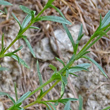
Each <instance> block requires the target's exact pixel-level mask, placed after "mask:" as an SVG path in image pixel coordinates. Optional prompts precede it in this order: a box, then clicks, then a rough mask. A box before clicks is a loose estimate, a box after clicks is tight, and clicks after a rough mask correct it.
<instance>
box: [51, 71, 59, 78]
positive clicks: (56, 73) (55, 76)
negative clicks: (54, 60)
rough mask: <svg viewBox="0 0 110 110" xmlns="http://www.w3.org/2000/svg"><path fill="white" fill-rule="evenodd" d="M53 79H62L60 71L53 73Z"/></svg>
mask: <svg viewBox="0 0 110 110" xmlns="http://www.w3.org/2000/svg"><path fill="white" fill-rule="evenodd" d="M51 78H52V79H53V80H56V79H59V80H60V79H61V74H60V73H58V72H55V73H54V74H53V75H52V77H51Z"/></svg>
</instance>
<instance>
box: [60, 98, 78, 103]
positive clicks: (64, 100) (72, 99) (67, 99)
mask: <svg viewBox="0 0 110 110" xmlns="http://www.w3.org/2000/svg"><path fill="white" fill-rule="evenodd" d="M77 100H78V99H76V98H65V99H59V100H58V102H60V103H63V104H66V103H67V102H68V101H77Z"/></svg>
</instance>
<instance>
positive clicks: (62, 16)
mask: <svg viewBox="0 0 110 110" xmlns="http://www.w3.org/2000/svg"><path fill="white" fill-rule="evenodd" d="M49 6H50V7H52V8H54V9H55V10H56V11H57V12H59V14H60V15H61V16H62V17H63V18H64V19H66V18H65V16H64V15H63V13H62V12H61V11H60V10H59V9H58V8H57V7H55V6H54V5H52V4H51V5H49Z"/></svg>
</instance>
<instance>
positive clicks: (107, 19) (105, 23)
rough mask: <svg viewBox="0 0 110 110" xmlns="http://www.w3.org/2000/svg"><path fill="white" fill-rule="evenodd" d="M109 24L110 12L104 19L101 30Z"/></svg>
mask: <svg viewBox="0 0 110 110" xmlns="http://www.w3.org/2000/svg"><path fill="white" fill-rule="evenodd" d="M109 23H110V11H108V13H107V14H106V15H105V17H104V18H103V20H102V26H101V28H103V27H105V26H107V25H108V24H109Z"/></svg>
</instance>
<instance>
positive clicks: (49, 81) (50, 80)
mask: <svg viewBox="0 0 110 110" xmlns="http://www.w3.org/2000/svg"><path fill="white" fill-rule="evenodd" d="M52 81H53V79H52V78H50V79H49V80H48V81H47V82H45V83H44V84H43V85H41V86H40V87H38V88H37V89H36V90H34V91H32V92H31V93H30V94H29V96H28V97H30V96H31V95H33V94H34V93H36V92H37V91H38V90H40V89H42V88H43V87H44V86H46V85H47V84H49V83H51V82H52Z"/></svg>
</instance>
